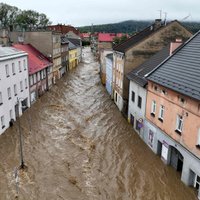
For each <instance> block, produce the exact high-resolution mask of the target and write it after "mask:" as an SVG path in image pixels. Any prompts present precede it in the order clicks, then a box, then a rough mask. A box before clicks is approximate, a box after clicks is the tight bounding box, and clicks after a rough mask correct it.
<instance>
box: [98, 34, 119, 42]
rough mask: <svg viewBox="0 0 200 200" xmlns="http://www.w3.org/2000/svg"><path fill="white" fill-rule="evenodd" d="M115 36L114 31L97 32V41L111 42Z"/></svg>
mask: <svg viewBox="0 0 200 200" xmlns="http://www.w3.org/2000/svg"><path fill="white" fill-rule="evenodd" d="M115 37H116V34H115V33H99V34H98V41H99V42H112V41H113V39H114V38H115Z"/></svg>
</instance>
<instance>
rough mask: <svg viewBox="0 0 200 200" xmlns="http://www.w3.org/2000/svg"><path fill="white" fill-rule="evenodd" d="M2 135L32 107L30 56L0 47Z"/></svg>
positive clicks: (0, 122) (0, 120)
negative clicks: (30, 97) (29, 70)
mask: <svg viewBox="0 0 200 200" xmlns="http://www.w3.org/2000/svg"><path fill="white" fill-rule="evenodd" d="M0 55H1V56H0V68H1V70H0V134H2V133H3V132H4V131H5V130H6V129H7V128H8V127H9V126H10V125H12V123H13V121H14V120H16V118H17V117H18V116H20V115H22V112H23V111H24V110H25V109H26V108H28V107H30V100H29V96H30V93H29V78H28V59H27V57H28V55H27V53H25V52H23V51H19V50H17V49H15V48H12V47H0Z"/></svg>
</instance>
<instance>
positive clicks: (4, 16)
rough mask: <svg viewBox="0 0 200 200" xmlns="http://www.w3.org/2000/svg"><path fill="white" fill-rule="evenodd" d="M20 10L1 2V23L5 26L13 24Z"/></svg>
mask: <svg viewBox="0 0 200 200" xmlns="http://www.w3.org/2000/svg"><path fill="white" fill-rule="evenodd" d="M19 12H20V10H19V9H18V8H17V7H14V6H9V5H7V4H4V3H0V23H1V24H0V25H1V26H2V27H3V28H6V27H9V26H11V25H13V24H14V23H15V19H16V17H17V15H18V14H19Z"/></svg>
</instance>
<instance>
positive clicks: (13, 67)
mask: <svg viewBox="0 0 200 200" xmlns="http://www.w3.org/2000/svg"><path fill="white" fill-rule="evenodd" d="M12 73H13V75H15V73H16V71H15V63H12Z"/></svg>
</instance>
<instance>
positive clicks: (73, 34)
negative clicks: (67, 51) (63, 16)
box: [48, 24, 80, 39]
mask: <svg viewBox="0 0 200 200" xmlns="http://www.w3.org/2000/svg"><path fill="white" fill-rule="evenodd" d="M48 29H49V30H51V31H56V32H60V33H61V34H62V35H63V36H67V37H69V38H74V39H80V37H79V35H80V32H79V30H78V29H76V28H75V27H73V26H70V25H62V24H57V25H51V26H48Z"/></svg>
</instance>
